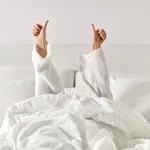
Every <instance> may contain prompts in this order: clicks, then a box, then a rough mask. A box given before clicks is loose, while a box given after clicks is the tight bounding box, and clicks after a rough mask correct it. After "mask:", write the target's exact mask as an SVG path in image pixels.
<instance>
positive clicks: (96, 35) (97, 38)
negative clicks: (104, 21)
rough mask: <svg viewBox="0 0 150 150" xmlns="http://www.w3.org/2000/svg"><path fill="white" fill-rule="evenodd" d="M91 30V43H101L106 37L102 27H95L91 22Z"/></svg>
mask: <svg viewBox="0 0 150 150" xmlns="http://www.w3.org/2000/svg"><path fill="white" fill-rule="evenodd" d="M91 26H92V31H93V44H98V45H100V46H101V45H102V43H103V42H104V41H105V39H106V38H107V34H106V32H105V30H104V29H95V26H94V24H91Z"/></svg>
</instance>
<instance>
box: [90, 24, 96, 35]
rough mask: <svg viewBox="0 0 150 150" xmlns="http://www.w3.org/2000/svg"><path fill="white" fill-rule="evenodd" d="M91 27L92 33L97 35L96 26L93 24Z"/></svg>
mask: <svg viewBox="0 0 150 150" xmlns="http://www.w3.org/2000/svg"><path fill="white" fill-rule="evenodd" d="M91 27H92V31H93V33H95V31H96V30H95V26H94V24H92V23H91Z"/></svg>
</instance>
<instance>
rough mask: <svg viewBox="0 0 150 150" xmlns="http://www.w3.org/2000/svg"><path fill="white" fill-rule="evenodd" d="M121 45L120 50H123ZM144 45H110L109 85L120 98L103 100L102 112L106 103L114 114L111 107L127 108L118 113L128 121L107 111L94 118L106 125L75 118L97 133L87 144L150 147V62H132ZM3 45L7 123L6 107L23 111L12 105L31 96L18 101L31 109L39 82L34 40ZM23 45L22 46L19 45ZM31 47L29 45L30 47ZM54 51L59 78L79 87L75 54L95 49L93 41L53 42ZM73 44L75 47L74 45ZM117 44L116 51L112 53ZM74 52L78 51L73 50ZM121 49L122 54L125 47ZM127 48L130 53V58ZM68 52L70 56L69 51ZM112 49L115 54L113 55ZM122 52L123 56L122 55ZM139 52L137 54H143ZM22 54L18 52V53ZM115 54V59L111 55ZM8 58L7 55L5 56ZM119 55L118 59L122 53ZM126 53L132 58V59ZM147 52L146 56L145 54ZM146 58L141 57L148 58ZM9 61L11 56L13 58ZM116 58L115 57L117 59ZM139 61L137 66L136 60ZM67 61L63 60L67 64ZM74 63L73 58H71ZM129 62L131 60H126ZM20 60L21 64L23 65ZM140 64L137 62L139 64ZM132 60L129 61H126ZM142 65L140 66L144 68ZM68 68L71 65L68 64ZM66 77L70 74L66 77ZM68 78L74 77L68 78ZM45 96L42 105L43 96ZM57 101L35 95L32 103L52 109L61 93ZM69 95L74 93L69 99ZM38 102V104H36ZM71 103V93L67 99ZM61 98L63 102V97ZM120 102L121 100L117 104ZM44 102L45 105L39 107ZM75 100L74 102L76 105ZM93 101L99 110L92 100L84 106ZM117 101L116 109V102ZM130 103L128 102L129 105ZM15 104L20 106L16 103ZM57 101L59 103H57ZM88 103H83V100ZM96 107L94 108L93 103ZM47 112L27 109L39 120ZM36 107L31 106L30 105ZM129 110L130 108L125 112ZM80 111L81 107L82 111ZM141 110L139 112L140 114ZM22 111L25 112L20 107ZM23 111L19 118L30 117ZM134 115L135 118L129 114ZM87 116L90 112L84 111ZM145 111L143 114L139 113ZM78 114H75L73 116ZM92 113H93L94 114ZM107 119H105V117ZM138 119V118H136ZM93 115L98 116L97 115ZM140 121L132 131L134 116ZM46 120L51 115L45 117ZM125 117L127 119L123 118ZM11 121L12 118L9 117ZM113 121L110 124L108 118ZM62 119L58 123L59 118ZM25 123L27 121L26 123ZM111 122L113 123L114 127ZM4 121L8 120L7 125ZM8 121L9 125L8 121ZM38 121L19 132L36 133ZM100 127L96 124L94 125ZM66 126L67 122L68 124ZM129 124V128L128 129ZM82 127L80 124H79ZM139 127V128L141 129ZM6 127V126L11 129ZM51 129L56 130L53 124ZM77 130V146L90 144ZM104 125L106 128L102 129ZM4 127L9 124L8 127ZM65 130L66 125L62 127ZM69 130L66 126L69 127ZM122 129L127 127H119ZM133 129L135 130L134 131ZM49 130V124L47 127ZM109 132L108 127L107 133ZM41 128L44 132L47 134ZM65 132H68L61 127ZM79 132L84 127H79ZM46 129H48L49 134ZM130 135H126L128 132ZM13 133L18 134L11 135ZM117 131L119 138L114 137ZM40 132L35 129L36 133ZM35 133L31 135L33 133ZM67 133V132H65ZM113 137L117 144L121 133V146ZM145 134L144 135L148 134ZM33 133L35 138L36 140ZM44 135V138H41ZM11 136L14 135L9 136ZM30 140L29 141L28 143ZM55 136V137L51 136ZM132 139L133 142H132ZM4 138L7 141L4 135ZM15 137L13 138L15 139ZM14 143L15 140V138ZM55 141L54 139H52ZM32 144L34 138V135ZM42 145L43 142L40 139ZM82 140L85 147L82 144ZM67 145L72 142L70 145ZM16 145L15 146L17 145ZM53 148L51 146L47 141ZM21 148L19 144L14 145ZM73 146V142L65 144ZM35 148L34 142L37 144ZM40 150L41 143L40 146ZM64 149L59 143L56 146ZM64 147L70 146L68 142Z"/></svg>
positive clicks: (0, 70)
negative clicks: (33, 55) (33, 56)
mask: <svg viewBox="0 0 150 150" xmlns="http://www.w3.org/2000/svg"><path fill="white" fill-rule="evenodd" d="M142 47H144V48H145V52H147V53H148V48H150V47H148V46H142ZM120 48H121V50H120ZM140 48H141V47H140V46H137V45H136V46H131V45H130V46H125V45H113V46H112V45H111V46H105V49H106V51H105V55H106V59H107V61H108V69H109V70H110V74H109V78H110V85H111V90H112V93H113V97H114V100H115V103H112V104H111V102H109V101H108V100H107V99H102V100H101V102H100V103H98V102H97V103H98V104H99V105H101V112H103V111H104V110H103V108H104V109H105V113H106V114H107V116H109V114H110V110H113V111H114V110H115V111H116V114H117V115H116V116H114V117H118V114H119V111H121V110H122V111H123V113H122V114H123V115H124V116H119V117H125V123H124V124H125V125H126V126H123V125H118V124H117V123H116V122H114V123H113V122H111V121H112V120H111V119H109V118H108V119H106V118H105V117H104V118H103V117H102V116H101V117H100V116H94V119H95V120H96V122H101V124H99V123H97V124H96V125H95V124H93V122H92V121H91V116H90V117H89V116H88V117H87V116H86V117H87V120H84V118H80V119H81V120H78V118H74V120H75V122H76V121H78V122H80V123H81V127H82V128H84V127H85V125H86V127H87V130H89V131H90V134H91V135H92V134H95V133H97V134H96V136H94V138H93V139H92V140H90V141H91V143H90V145H92V146H91V147H88V149H89V150H90V149H98V148H101V149H104V150H105V149H106V150H107V149H110V148H111V149H112V150H115V149H123V148H124V149H129V148H132V149H139V148H140V149H144V148H147V149H148V148H149V145H150V144H149V143H150V142H149V140H148V138H149V134H148V133H149V132H150V127H149V122H150V115H149V105H150V103H149V98H150V94H149V91H150V78H149V72H150V71H148V69H146V68H143V67H142V66H143V64H144V63H145V66H148V65H149V64H150V62H149V61H147V60H146V59H143V61H140V63H139V62H138V58H135V62H134V63H132V64H131V65H130V66H129V67H128V65H127V63H129V61H130V62H131V61H132V59H133V56H134V54H135V53H134V52H135V50H137V49H138V50H137V52H136V53H138V54H139V55H140V53H141V51H140ZM3 49H6V51H5V52H4V51H3V55H2V56H3V57H2V56H1V57H2V59H1V60H2V61H1V64H2V65H1V67H0V86H1V88H0V91H1V92H0V97H1V103H2V104H3V105H1V109H0V111H1V112H0V121H1V122H2V120H3V118H4V114H5V113H6V110H7V108H8V107H9V106H10V105H12V106H11V107H9V110H7V114H6V115H8V114H9V113H10V112H11V113H10V115H12V112H13V113H14V112H15V111H16V113H18V112H17V111H18V110H15V107H16V106H18V105H13V104H14V103H15V104H16V103H18V102H20V101H23V100H25V99H28V100H26V101H23V103H22V105H19V106H18V108H20V106H21V109H23V108H25V107H26V108H29V109H30V105H29V103H27V101H30V102H31V99H30V97H34V94H35V93H34V86H35V81H34V69H33V67H32V64H31V60H30V58H31V57H30V54H31V51H32V50H31V45H26V46H23V45H19V46H18V45H17V46H15V45H13V46H10V47H9V46H3ZM8 49H9V50H10V49H11V50H12V51H11V52H10V53H8V52H7V50H8ZM20 49H21V50H20ZM26 49H28V50H27V51H26ZM53 49H54V54H53V56H52V60H53V62H54V64H55V66H56V68H57V70H58V72H59V75H60V77H61V78H62V80H63V81H64V83H63V84H64V85H65V87H66V88H71V87H73V86H75V82H74V81H73V80H72V79H74V78H75V76H76V71H74V70H77V65H76V63H75V60H76V56H77V55H80V54H83V53H88V52H90V46H89V45H72V46H69V45H61V46H60V45H54V46H53ZM70 49H72V50H70ZM112 49H113V50H114V51H113V52H112ZM72 51H74V53H72ZM120 51H122V53H121V52H120ZM14 52H15V53H16V54H17V55H15V56H14V58H12V55H14ZM127 52H130V57H129V54H128V53H127ZM64 54H65V55H64ZM112 54H113V55H112ZM119 54H120V55H119ZM139 55H138V56H139ZM147 55H148V54H145V58H148V57H147ZM18 56H19V57H18ZM112 56H113V58H112ZM6 57H7V60H6V59H5V58H6ZM118 57H119V58H118ZM124 57H128V60H129V61H128V62H127V61H126V59H125V58H124ZM143 57H144V56H143ZM143 57H142V58H143ZM8 60H9V61H8ZM114 60H115V61H114ZM119 60H120V61H121V63H122V64H121V65H120V64H119V65H118V62H117V61H119ZM136 61H137V62H138V65H137V62H136ZM62 62H63V63H62ZM68 62H69V63H68ZM124 63H126V64H124ZM18 64H19V65H18ZM135 64H136V66H138V67H135ZM126 65H127V66H126ZM121 66H122V67H121ZM140 66H141V67H140ZM68 68H69V69H68ZM66 76H67V78H66ZM68 81H69V82H68ZM41 99H43V104H41V102H40V100H41ZM52 99H53V100H54V101H53V102H52V101H51V103H50V102H48V101H45V100H44V98H42V97H41V98H39V100H36V99H35V98H33V100H32V103H30V104H32V105H34V104H35V106H34V109H39V108H40V109H41V108H46V109H48V108H52V106H54V102H56V100H57V97H52ZM68 99H69V98H68ZM35 101H36V103H35ZM65 102H66V103H67V98H66V100H65V101H64V102H63V103H65ZM61 103H62V102H61ZM118 103H119V104H118ZM40 105H41V106H40ZM73 105H74V104H73ZM76 105H79V108H82V104H78V103H77V104H76ZM89 105H91V110H92V111H93V112H94V104H93V103H89V104H88V105H87V108H86V107H85V111H86V110H88V106H89ZM114 105H116V106H118V107H117V109H118V110H116V108H115V106H114ZM124 105H125V106H124ZM14 106H15V107H14ZM55 106H56V105H55ZM83 106H84V105H83ZM92 106H93V108H92ZM41 110H42V112H39V113H36V116H32V114H33V112H32V113H31V114H28V115H29V116H28V118H29V119H28V121H32V119H35V120H36V121H37V122H38V121H39V120H38V118H36V117H37V116H38V115H41V117H44V116H45V115H48V114H47V113H46V112H45V111H44V109H41ZM30 111H31V110H30ZM126 111H128V113H127V114H126ZM79 112H80V111H79ZM137 112H138V113H137ZM19 113H20V112H19ZM19 113H18V120H21V119H23V120H24V119H26V117H27V116H25V118H20V116H19ZM128 114H131V117H130V116H129V115H128ZM53 115H54V116H53V117H56V114H53ZM85 115H87V114H85ZM140 115H141V116H140ZM63 117H64V119H66V116H63ZM63 117H60V118H59V119H58V120H59V121H60V120H61V121H62V118H63ZM73 117H75V116H73ZM92 117H93V116H92ZM102 118H103V119H102ZM133 118H134V119H133ZM92 119H93V118H92ZM132 119H133V120H134V121H135V122H136V121H137V126H136V125H135V126H133V127H134V128H135V129H137V130H135V129H134V131H133V128H131V127H130V124H131V123H132V124H134V121H133V120H132ZM45 120H46V118H45ZM122 121H124V120H122ZM5 122H6V123H7V121H5ZM108 122H109V123H108ZM46 124H47V126H46V128H48V127H49V126H50V125H51V124H52V123H51V122H46ZM56 124H57V123H56ZM21 125H22V126H21ZM21 125H20V126H18V127H16V130H21V128H22V127H23V126H24V125H25V126H24V127H25V128H26V124H21ZM70 125H73V129H74V131H78V130H81V129H80V128H79V127H78V126H76V125H75V124H74V123H73V122H72V123H71V122H70ZM109 125H112V126H111V127H110V126H109ZM3 126H4V125H3ZM6 126H7V125H6ZM37 126H40V124H39V122H38V123H37V124H36V125H35V126H34V124H32V126H30V127H29V128H30V130H24V131H22V133H21V134H20V136H19V137H18V138H22V137H23V136H27V135H26V134H30V133H29V132H33V131H34V128H36V127H37ZM95 126H96V127H95ZM64 127H65V126H64ZM126 127H128V128H126ZM78 128H79V129H78ZM139 128H140V129H139ZM6 129H7V128H6ZM52 129H55V128H54V127H53V128H52ZM73 129H72V130H71V131H70V132H72V133H73V135H72V136H73V137H76V140H75V141H74V140H73V137H69V138H71V139H72V140H71V142H72V145H76V149H87V148H86V147H84V144H85V145H86V143H81V142H80V138H81V137H82V136H83V135H85V134H86V133H83V135H80V136H79V135H78V133H76V132H73ZM100 129H101V130H100ZM4 130H5V129H4ZM62 130H63V129H61V131H62ZM64 130H65V129H64ZM120 130H122V131H123V132H120ZM130 130H131V131H130ZM46 131H47V130H46V129H45V132H46ZM108 131H109V132H108ZM45 132H44V131H42V132H41V133H43V134H44V133H45ZM62 132H65V131H62ZM79 133H80V132H79ZM45 134H46V133H45ZM124 134H125V135H126V136H125V135H124ZM10 135H12V136H16V135H13V133H12V134H10ZM91 135H88V137H89V138H90V137H92V136H91ZM114 135H115V137H114ZM34 136H36V134H35V135H34ZM34 136H33V137H32V138H34ZM62 136H63V134H62ZM112 137H113V140H114V141H115V140H116V141H115V144H116V143H119V141H118V137H119V138H120V141H122V143H121V144H120V143H119V144H118V145H117V146H116V145H115V144H114V143H113V142H112V140H111V139H112ZM142 137H143V138H146V139H147V140H146V139H145V140H143V138H142ZM32 138H31V139H32ZM40 138H42V137H40ZM7 139H8V140H9V139H11V138H10V137H9V136H7ZM28 140H29V139H27V141H24V142H29V141H28ZM51 140H52V141H53V140H54V139H51ZM131 141H132V142H131ZM2 142H3V140H2ZM13 142H14V141H13ZM13 142H11V143H13ZM55 142H56V141H55V140H54V142H53V144H54V143H55ZM31 143H32V140H31ZM19 144H20V145H21V146H22V145H23V144H22V143H19ZM44 144H45V145H44V146H43V148H42V149H44V148H45V149H46V146H47V145H49V144H52V143H48V142H46V143H44ZM41 145H42V144H41ZM81 145H82V146H81ZM21 146H19V147H20V149H24V150H25V149H30V147H26V148H25V146H24V147H23V146H22V147H21ZM67 146H68V145H67ZM12 147H13V146H12ZM47 147H48V146H47ZM4 148H5V149H8V147H7V146H5V143H3V146H2V147H1V149H3V150H4ZM15 148H16V147H14V149H15ZM66 148H68V147H66ZM32 149H34V147H32ZM35 149H36V148H35ZM57 149H59V148H57ZM62 149H65V147H63V148H62ZM69 149H70V150H71V149H73V147H70V148H69Z"/></svg>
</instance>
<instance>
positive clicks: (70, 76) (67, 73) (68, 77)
mask: <svg viewBox="0 0 150 150" xmlns="http://www.w3.org/2000/svg"><path fill="white" fill-rule="evenodd" d="M58 74H59V76H60V79H61V81H62V84H63V87H64V88H72V87H74V86H75V74H76V71H75V70H71V69H64V70H61V71H59V72H58Z"/></svg>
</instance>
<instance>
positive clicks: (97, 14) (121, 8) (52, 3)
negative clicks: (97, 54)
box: [0, 0, 150, 44]
mask: <svg viewBox="0 0 150 150" xmlns="http://www.w3.org/2000/svg"><path fill="white" fill-rule="evenodd" d="M149 8H150V1H149V0H0V18H1V24H0V44H30V43H33V41H34V40H33V38H32V36H31V29H32V26H33V25H34V23H35V22H36V21H39V22H41V23H43V21H44V20H46V19H49V20H50V22H51V24H50V25H49V28H48V32H49V37H48V39H49V41H51V42H52V43H53V44H87V43H88V44H90V42H91V29H90V23H91V22H93V23H95V25H96V26H97V27H104V28H105V29H106V31H107V32H108V40H107V42H106V43H107V44H150V9H149Z"/></svg>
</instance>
